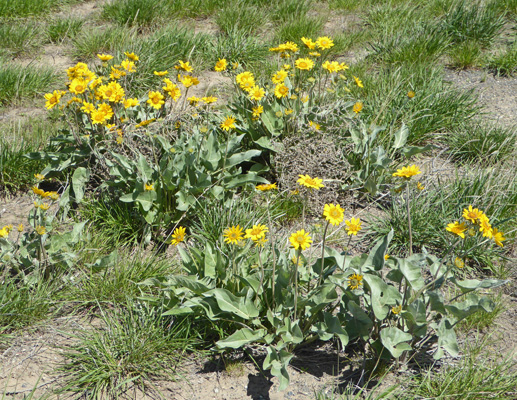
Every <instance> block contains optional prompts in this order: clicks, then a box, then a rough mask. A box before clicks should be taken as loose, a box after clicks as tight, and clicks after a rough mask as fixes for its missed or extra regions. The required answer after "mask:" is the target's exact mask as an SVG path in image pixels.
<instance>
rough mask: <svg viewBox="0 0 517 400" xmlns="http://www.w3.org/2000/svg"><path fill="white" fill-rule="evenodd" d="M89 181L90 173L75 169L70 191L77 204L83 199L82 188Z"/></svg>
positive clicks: (83, 169)
mask: <svg viewBox="0 0 517 400" xmlns="http://www.w3.org/2000/svg"><path fill="white" fill-rule="evenodd" d="M89 180H90V171H89V170H87V169H86V168H84V167H79V168H77V169H76V170H75V171H74V173H73V175H72V189H73V190H74V197H75V201H76V202H77V203H80V202H81V200H82V199H83V197H84V187H85V186H86V184H87V183H88V181H89Z"/></svg>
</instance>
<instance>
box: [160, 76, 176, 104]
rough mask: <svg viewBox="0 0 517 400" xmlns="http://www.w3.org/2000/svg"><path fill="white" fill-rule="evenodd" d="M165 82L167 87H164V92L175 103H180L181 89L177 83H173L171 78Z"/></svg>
mask: <svg viewBox="0 0 517 400" xmlns="http://www.w3.org/2000/svg"><path fill="white" fill-rule="evenodd" d="M163 82H164V83H165V86H164V87H162V89H163V91H164V92H165V93H167V94H168V95H169V96H170V97H171V98H172V99H173V100H174V101H178V99H179V98H180V96H181V90H180V88H179V87H178V86H177V85H176V84H175V83H172V81H171V80H170V79H169V78H165V79H164V80H163Z"/></svg>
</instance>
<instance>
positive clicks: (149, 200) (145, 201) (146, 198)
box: [135, 190, 156, 211]
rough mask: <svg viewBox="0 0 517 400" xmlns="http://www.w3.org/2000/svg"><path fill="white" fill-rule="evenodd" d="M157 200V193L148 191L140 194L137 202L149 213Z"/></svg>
mask: <svg viewBox="0 0 517 400" xmlns="http://www.w3.org/2000/svg"><path fill="white" fill-rule="evenodd" d="M155 200H156V192H155V191H154V190H146V191H144V192H140V193H138V195H137V196H136V199H135V201H136V202H137V203H139V204H140V205H141V206H142V209H143V210H144V211H149V210H150V209H151V207H152V206H153V202H154V201H155Z"/></svg>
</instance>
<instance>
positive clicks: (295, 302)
mask: <svg viewBox="0 0 517 400" xmlns="http://www.w3.org/2000/svg"><path fill="white" fill-rule="evenodd" d="M301 255H302V249H301V248H299V249H298V250H296V265H295V268H294V319H293V322H294V321H296V311H297V308H298V265H300V256H301Z"/></svg>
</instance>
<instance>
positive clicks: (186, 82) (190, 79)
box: [178, 75, 199, 88]
mask: <svg viewBox="0 0 517 400" xmlns="http://www.w3.org/2000/svg"><path fill="white" fill-rule="evenodd" d="M178 80H179V81H180V82H181V83H182V84H183V86H185V87H186V88H189V87H191V86H194V85H198V84H199V79H197V78H196V77H194V76H188V75H183V76H181V75H178Z"/></svg>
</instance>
